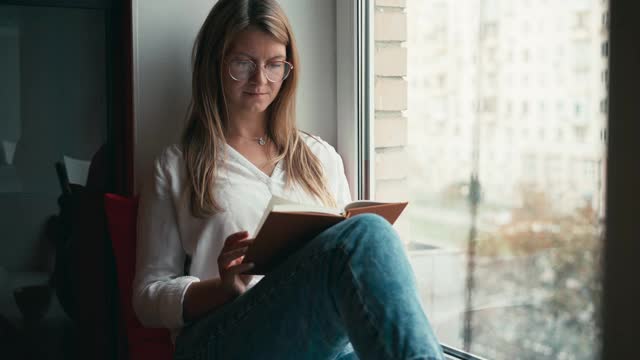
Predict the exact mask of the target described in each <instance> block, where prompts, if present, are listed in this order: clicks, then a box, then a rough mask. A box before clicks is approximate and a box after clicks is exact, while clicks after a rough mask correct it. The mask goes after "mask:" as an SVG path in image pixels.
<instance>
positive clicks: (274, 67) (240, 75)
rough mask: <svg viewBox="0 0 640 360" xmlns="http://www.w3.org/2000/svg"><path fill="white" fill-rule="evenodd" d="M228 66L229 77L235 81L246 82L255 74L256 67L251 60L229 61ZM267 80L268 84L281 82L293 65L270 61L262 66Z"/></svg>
mask: <svg viewBox="0 0 640 360" xmlns="http://www.w3.org/2000/svg"><path fill="white" fill-rule="evenodd" d="M226 63H227V64H228V65H229V75H231V78H232V79H233V80H236V81H244V80H248V79H249V78H250V77H251V76H253V74H254V73H255V72H256V69H257V68H258V65H256V63H255V62H253V61H251V60H230V61H226ZM262 67H263V68H264V73H265V75H266V76H267V80H269V81H270V82H274V83H275V82H281V81H284V79H286V78H287V76H289V74H290V73H291V70H293V65H292V64H291V63H289V62H287V61H280V60H278V61H270V62H268V63H265V64H264V65H263V66H262Z"/></svg>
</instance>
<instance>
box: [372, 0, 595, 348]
mask: <svg viewBox="0 0 640 360" xmlns="http://www.w3.org/2000/svg"><path fill="white" fill-rule="evenodd" d="M376 3H377V4H378V5H372V7H371V8H370V11H371V12H372V13H375V23H374V24H373V26H374V27H375V29H376V33H378V34H381V33H384V34H385V38H384V39H376V38H373V39H371V40H370V41H369V43H368V44H369V46H370V47H372V48H373V49H375V50H376V51H375V52H369V53H366V52H365V53H364V56H365V59H367V60H369V61H371V62H375V55H369V54H379V51H380V50H385V49H389V48H394V47H395V48H406V49H407V58H406V63H404V64H400V63H399V64H398V66H399V69H401V70H399V71H398V72H397V73H396V76H395V79H394V80H395V81H396V82H397V84H398V83H399V84H402V86H403V87H404V88H405V89H406V91H394V92H392V93H391V92H388V93H387V94H388V95H386V96H391V97H398V98H396V99H392V101H389V102H388V103H393V104H395V106H393V107H392V108H390V107H385V108H384V109H381V108H377V107H376V104H373V103H371V102H370V101H369V102H368V104H370V107H369V109H368V111H367V112H366V115H367V116H365V117H364V120H365V121H368V123H367V124H368V127H367V128H368V129H369V130H368V131H365V132H363V135H364V136H365V138H364V139H363V141H362V144H364V145H366V148H365V150H364V151H365V152H366V153H368V154H371V156H372V157H373V158H375V161H371V162H370V163H371V164H375V165H374V166H372V168H371V169H370V170H371V171H370V173H369V175H370V176H369V177H366V176H365V179H367V180H368V181H367V182H366V183H365V184H364V185H365V187H366V188H368V189H369V190H370V193H369V195H370V197H371V198H374V199H377V200H387V201H394V200H409V201H410V205H409V207H408V208H407V210H406V212H405V213H404V215H403V216H402V217H401V218H400V219H399V220H398V223H397V224H396V225H395V226H396V229H397V230H398V231H399V233H400V235H401V238H402V239H403V241H404V242H405V245H406V249H407V253H408V255H409V258H410V261H411V263H412V265H413V268H414V271H415V273H416V277H417V279H418V283H419V291H420V296H421V298H422V300H423V304H424V306H425V309H426V311H427V313H428V315H429V318H430V320H431V322H432V324H433V326H434V329H435V331H436V333H437V335H438V337H439V338H440V340H441V341H442V342H443V343H444V344H446V345H450V346H452V347H454V348H460V349H463V350H465V351H467V352H470V353H472V354H475V355H478V356H482V357H486V358H491V359H519V358H553V359H592V358H595V357H596V356H597V354H598V353H599V346H600V345H599V338H600V337H599V334H600V329H599V328H598V326H597V324H596V319H597V317H598V311H599V303H598V301H599V300H598V299H599V297H600V282H599V281H598V280H597V279H599V277H600V274H599V271H600V270H599V269H600V267H599V264H600V257H601V251H600V250H601V245H602V244H601V241H600V236H601V234H602V232H603V228H602V225H601V224H602V223H603V221H602V220H603V217H604V210H603V209H604V207H603V196H604V195H603V189H604V183H605V180H604V179H603V169H604V166H605V163H606V158H605V147H604V145H605V144H604V143H603V142H602V141H600V140H599V139H598V138H597V137H593V139H592V137H591V136H590V135H589V134H590V133H591V130H589V129H595V130H594V131H598V132H601V133H602V131H600V129H603V131H604V129H605V127H606V112H605V111H603V109H606V106H605V105H600V106H597V104H599V103H600V101H601V100H602V99H606V98H607V92H606V88H605V87H604V86H602V80H601V78H603V76H604V75H603V74H606V72H607V64H606V61H602V60H601V59H600V58H599V57H600V56H601V54H602V55H605V56H606V55H607V53H608V33H607V31H603V27H602V25H601V24H599V23H595V22H592V21H589V17H590V16H597V17H598V18H599V17H600V16H601V15H602V16H604V14H606V12H607V11H608V9H607V4H606V2H600V1H595V2H593V1H592V2H584V4H585V5H582V6H580V7H572V6H566V4H564V2H540V1H527V2H520V3H514V2H512V1H511V0H499V1H497V3H498V4H495V3H494V2H493V1H480V2H472V3H468V4H465V6H457V5H456V4H455V1H448V2H445V1H442V0H438V1H436V0H407V1H406V2H393V3H392V4H393V5H389V6H386V5H383V4H386V2H376ZM443 3H444V4H447V5H448V6H444V5H443ZM487 3H492V5H491V7H488V6H489V5H486V6H487V7H484V6H485V4H487ZM436 4H437V5H438V8H439V9H441V10H442V11H441V12H438V13H435V12H433V11H429V9H432V8H434V7H435V6H436ZM504 7H509V8H510V10H509V11H504V10H501V9H502V8H504ZM397 13H402V14H404V15H403V19H404V26H406V27H405V28H403V29H398V26H397V25H398V23H397V22H392V21H386V20H385V17H386V16H387V15H389V14H397ZM370 15H371V16H373V15H374V14H370ZM445 15H446V16H445ZM389 16H394V15H389ZM566 19H575V24H576V27H578V28H579V30H580V33H579V34H577V33H576V29H575V28H574V27H572V26H567V25H566ZM542 22H544V23H545V24H547V27H548V28H551V29H557V31H532V26H531V25H530V24H539V23H542ZM434 23H437V24H439V25H438V26H441V27H443V28H446V29H447V31H448V33H447V36H442V37H438V38H437V39H436V38H434V37H428V38H425V37H423V36H422V35H421V34H423V33H425V32H429V31H430V28H431V27H433V25H430V24H434ZM516 24H518V25H516ZM457 39H464V40H463V41H459V40H457ZM492 49H500V53H501V54H506V56H483V54H487V53H491V52H492V51H494V50H492ZM541 49H557V51H551V50H549V53H548V56H537V54H540V53H541V52H542V51H545V52H546V50H541ZM599 49H601V50H599ZM424 54H429V56H430V59H431V61H430V63H429V65H428V66H426V65H425V64H424V62H423V61H422V59H423V56H424ZM511 54H520V55H521V56H513V55H511ZM534 55H535V56H534ZM468 58H475V59H478V61H476V62H469V61H466V59H468ZM401 60H402V61H404V60H405V59H401ZM577 61H579V62H578V63H576V62H577ZM576 64H578V65H579V66H578V67H577V68H576ZM576 69H578V70H579V71H580V74H581V75H580V76H579V77H576V76H574V72H575V71H576ZM418 74H427V75H426V76H432V77H433V78H435V79H437V80H436V81H433V82H432V83H431V84H430V87H426V86H423V85H422V83H421V82H420V81H413V78H414V77H416V76H422V75H418ZM429 74H431V75H429ZM510 74H518V77H519V78H520V79H522V82H521V83H517V82H516V83H513V84H512V85H511V86H509V88H508V89H502V88H501V87H500V83H499V82H498V81H496V80H494V79H501V78H506V79H508V78H509V77H510V76H511V75H510ZM369 76H370V79H369V80H370V81H376V80H377V74H375V72H373V73H369ZM385 78H388V76H386V75H385ZM441 78H444V79H446V81H440V79H441ZM474 79H477V81H478V83H474ZM529 79H534V80H537V79H546V81H545V82H544V83H542V82H540V81H529ZM378 90H379V88H378V87H376V89H375V90H374V89H371V90H370V91H371V92H375V91H378ZM364 95H365V100H366V98H367V96H369V97H372V96H375V93H368V94H367V93H366V91H364ZM403 96H406V98H401V97H403ZM576 98H578V99H579V101H571V100H568V101H570V102H568V103H567V106H566V107H565V106H564V104H563V102H562V101H563V100H564V101H567V100H566V99H576ZM536 99H545V100H536ZM532 101H533V102H532ZM530 102H531V104H530ZM545 102H547V105H545ZM464 104H477V106H473V107H469V106H464ZM570 104H571V105H573V109H571V105H570ZM587 104H596V106H587ZM554 108H555V111H554ZM497 109H505V112H504V113H501V112H499V111H497ZM512 109H513V111H512ZM565 109H566V111H565ZM518 110H520V111H518ZM571 110H573V111H571ZM389 115H393V118H394V119H398V126H395V127H390V126H385V131H397V132H402V134H397V135H398V136H393V138H394V139H398V141H396V142H393V143H389V142H385V143H384V144H378V143H376V141H375V132H376V126H375V124H376V123H377V122H378V121H380V120H379V119H381V118H382V117H383V116H384V117H385V118H388V117H389ZM502 115H508V116H502ZM533 115H539V116H537V117H536V116H533ZM534 120H535V121H536V122H543V123H544V126H542V125H535V122H534ZM453 124H455V126H454V125H453ZM452 126H453V129H454V130H453V131H451V129H452ZM532 126H540V127H537V128H536V127H532ZM571 127H573V130H574V135H575V136H570V133H569V132H567V134H566V136H565V135H564V131H565V130H564V129H567V130H566V131H569V129H571ZM427 129H428V130H427ZM496 134H508V135H507V136H497V135H496ZM594 134H595V132H594ZM440 149H447V150H446V151H441V150H440ZM390 152H392V153H394V154H397V153H401V154H403V156H406V159H407V160H406V162H398V161H393V159H395V158H394V157H392V156H389V155H388V154H389V153H390ZM460 154H465V156H464V158H465V159H467V160H468V161H462V160H461V155H460ZM506 154H509V155H508V157H507V156H506ZM576 154H580V156H581V157H580V158H575V156H576ZM584 154H589V155H584ZM585 156H586V158H585ZM504 159H508V160H504ZM505 164H506V165H505ZM400 167H404V168H400ZM576 168H578V169H581V170H580V171H575V170H574V169H576Z"/></svg>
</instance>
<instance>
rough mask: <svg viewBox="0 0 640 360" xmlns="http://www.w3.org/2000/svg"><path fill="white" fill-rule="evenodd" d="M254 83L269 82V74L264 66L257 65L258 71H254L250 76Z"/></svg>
mask: <svg viewBox="0 0 640 360" xmlns="http://www.w3.org/2000/svg"><path fill="white" fill-rule="evenodd" d="M250 80H251V82H252V83H255V84H265V83H267V81H268V80H267V74H266V71H265V69H264V67H262V66H256V71H254V72H253V74H252V75H251V78H250Z"/></svg>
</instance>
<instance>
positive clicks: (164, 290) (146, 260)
mask: <svg viewBox="0 0 640 360" xmlns="http://www.w3.org/2000/svg"><path fill="white" fill-rule="evenodd" d="M168 171H169V169H168V168H167V166H166V163H165V161H164V160H163V157H162V156H160V157H158V158H157V159H156V160H155V162H154V166H153V172H152V174H151V177H150V178H149V179H148V180H147V181H146V183H145V184H143V189H142V191H141V194H140V203H139V207H138V222H137V242H136V267H135V269H136V270H135V278H134V281H133V298H132V303H133V308H134V311H135V313H136V315H137V317H138V320H140V322H141V323H142V324H143V325H144V326H145V327H163V328H168V329H178V328H181V327H182V326H183V325H184V321H183V315H182V306H183V305H182V304H183V301H184V295H185V292H186V290H187V288H188V287H189V285H190V284H192V283H193V282H195V281H199V279H198V278H197V277H193V276H184V262H185V258H186V255H185V252H184V249H183V246H182V243H181V240H180V232H179V231H178V225H177V222H176V212H175V207H174V204H173V200H172V196H171V193H170V186H169V185H170V184H169V181H170V177H169V176H168Z"/></svg>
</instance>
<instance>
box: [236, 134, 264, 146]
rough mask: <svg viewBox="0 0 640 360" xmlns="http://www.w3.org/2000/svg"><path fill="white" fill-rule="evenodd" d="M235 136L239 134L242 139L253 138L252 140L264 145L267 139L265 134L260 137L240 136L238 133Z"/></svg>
mask: <svg viewBox="0 0 640 360" xmlns="http://www.w3.org/2000/svg"><path fill="white" fill-rule="evenodd" d="M236 136H239V137H241V138H244V139H250V140H253V141H257V142H258V144H259V145H260V146H264V145H265V144H266V143H267V140H268V139H269V138H268V137H267V135H266V134H265V135H263V136H260V137H249V136H242V135H240V134H238V135H236Z"/></svg>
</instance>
